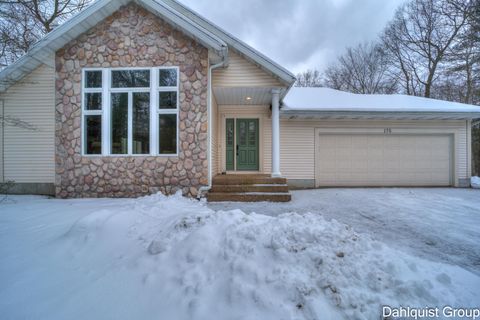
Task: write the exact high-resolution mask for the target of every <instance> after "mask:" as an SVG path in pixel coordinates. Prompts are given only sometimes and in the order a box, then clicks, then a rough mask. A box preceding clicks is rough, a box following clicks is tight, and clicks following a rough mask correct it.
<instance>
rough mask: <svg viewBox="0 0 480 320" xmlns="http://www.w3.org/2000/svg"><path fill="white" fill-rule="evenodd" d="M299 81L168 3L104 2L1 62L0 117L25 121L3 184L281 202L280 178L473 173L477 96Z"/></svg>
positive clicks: (438, 182) (443, 179)
mask: <svg viewBox="0 0 480 320" xmlns="http://www.w3.org/2000/svg"><path fill="white" fill-rule="evenodd" d="M294 82H295V77H294V76H293V75H292V74H291V73H290V72H289V71H287V70H286V69H285V68H283V67H282V66H280V65H278V64H277V63H275V62H273V61H272V60H270V59H269V58H267V57H266V56H264V55H262V54H261V53H259V52H258V51H256V50H255V49H253V48H251V47H250V46H248V45H246V44H245V43H243V42H242V41H240V40H239V39H237V38H235V37H233V36H232V35H230V34H228V33H226V32H225V31H223V30H221V29H220V28H219V27H217V26H216V25H214V24H213V23H211V22H209V21H207V20H206V19H204V18H202V17H201V16H199V15H198V14H196V13H195V12H193V11H191V10H190V9H188V8H186V7H185V6H183V5H182V4H180V3H178V2H176V1H175V0H135V1H130V0H98V1H97V2H95V3H94V4H92V5H91V6H90V7H88V8H87V9H85V10H84V11H82V12H81V13H79V14H77V15H76V16H74V17H73V18H71V19H70V20H69V21H67V22H66V23H65V24H63V25H62V26H60V27H58V28H57V29H55V30H54V31H52V32H51V33H50V34H48V35H47V36H46V37H45V38H44V39H42V40H41V41H39V42H38V43H37V44H36V45H35V46H34V47H33V48H32V49H31V50H30V51H29V52H28V53H27V54H26V55H25V56H24V57H22V58H21V59H19V60H18V61H17V62H16V63H15V64H13V65H11V66H9V67H7V68H6V69H4V70H3V71H2V72H1V73H0V106H1V109H0V112H1V115H2V116H3V117H4V118H5V119H15V120H21V121H23V122H22V123H26V124H28V125H27V128H26V127H25V126H22V125H20V126H18V125H13V126H12V125H7V123H5V124H4V125H3V127H2V130H1V139H0V141H1V143H0V151H1V152H0V155H1V158H0V160H1V161H0V182H4V181H9V180H14V181H15V182H16V186H15V188H16V190H15V191H16V192H25V193H37V194H54V195H56V196H57V197H60V198H68V197H126V196H139V195H144V194H149V193H153V192H158V191H161V192H163V193H166V194H170V193H173V192H175V191H177V190H182V192H183V194H184V195H188V196H192V197H193V196H197V195H199V194H204V193H205V192H206V191H209V190H210V195H211V199H212V200H221V199H224V197H225V196H226V193H229V195H227V196H229V197H230V198H229V199H232V198H234V199H236V200H258V199H267V200H280V201H288V200H289V199H290V195H289V194H288V187H287V186H286V185H285V184H286V183H287V181H288V186H290V188H313V187H326V186H456V187H463V186H468V180H469V178H470V167H471V165H470V157H471V151H470V127H471V126H470V122H471V119H472V118H476V117H480V109H479V108H477V107H474V106H468V105H461V104H453V103H446V102H440V101H435V100H429V99H422V98H414V97H403V96H388V97H384V96H365V97H363V96H358V95H352V94H347V93H341V92H337V91H333V90H330V89H319V88H312V89H301V88H292V86H293V84H294ZM222 173H227V174H226V175H222ZM287 179H288V180H287ZM212 184H213V186H212ZM212 187H213V189H212ZM262 196H263V198H262ZM235 197H236V198H235ZM227 198H228V197H227Z"/></svg>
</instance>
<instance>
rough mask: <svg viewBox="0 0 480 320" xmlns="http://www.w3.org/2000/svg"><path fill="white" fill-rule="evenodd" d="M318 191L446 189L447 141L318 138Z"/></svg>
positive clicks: (448, 176)
mask: <svg viewBox="0 0 480 320" xmlns="http://www.w3.org/2000/svg"><path fill="white" fill-rule="evenodd" d="M316 140H317V149H316V150H317V151H316V153H317V154H316V156H315V180H316V185H317V187H326V186H450V185H452V137H451V136H449V135H378V134H355V135H353V134H334V135H333V134H331V135H330V134H322V133H321V134H319V135H318V136H317V139H316Z"/></svg>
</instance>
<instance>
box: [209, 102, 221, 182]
mask: <svg viewBox="0 0 480 320" xmlns="http://www.w3.org/2000/svg"><path fill="white" fill-rule="evenodd" d="M210 126H211V127H210V128H211V134H212V154H211V157H212V176H215V175H216V174H218V173H219V172H220V171H219V166H218V162H219V161H218V156H219V152H218V105H217V101H216V100H215V97H212V123H211V124H210Z"/></svg>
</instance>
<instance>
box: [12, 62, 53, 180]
mask: <svg viewBox="0 0 480 320" xmlns="http://www.w3.org/2000/svg"><path fill="white" fill-rule="evenodd" d="M54 81H55V74H54V70H53V68H50V67H47V66H45V65H43V66H40V67H39V68H37V69H36V70H35V71H33V72H32V73H31V74H30V75H28V76H27V77H25V78H24V79H23V80H22V81H21V82H19V83H17V84H15V85H13V86H11V87H10V88H9V89H8V91H7V92H6V93H5V94H4V95H3V99H4V106H5V109H4V112H5V116H6V117H12V118H16V119H20V120H22V121H25V122H28V123H29V124H32V125H33V126H35V127H36V130H35V131H32V130H26V129H22V128H19V127H14V126H6V127H5V130H4V135H5V137H4V141H5V145H4V164H5V166H4V171H5V179H6V180H14V181H16V182H30V183H53V182H54V181H55V153H54V138H55V137H54V129H55V114H54V112H55V92H54V85H55V82H54Z"/></svg>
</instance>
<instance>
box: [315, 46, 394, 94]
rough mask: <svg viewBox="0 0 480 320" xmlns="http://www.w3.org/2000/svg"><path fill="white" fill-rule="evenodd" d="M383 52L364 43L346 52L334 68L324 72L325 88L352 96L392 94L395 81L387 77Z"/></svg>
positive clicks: (387, 70)
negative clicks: (356, 94)
mask: <svg viewBox="0 0 480 320" xmlns="http://www.w3.org/2000/svg"><path fill="white" fill-rule="evenodd" d="M389 68H390V66H389V64H388V63H387V60H386V59H385V54H384V51H383V48H382V47H381V46H379V45H376V44H373V43H368V44H360V45H358V46H356V47H353V48H347V51H346V52H345V54H343V55H342V56H340V57H339V58H338V61H337V63H336V64H335V65H333V66H330V67H329V68H327V70H326V71H325V85H326V86H328V87H331V88H333V89H337V90H343V91H350V92H353V93H361V94H373V93H393V92H395V90H396V81H395V79H393V78H392V77H391V76H390V74H389Z"/></svg>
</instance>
